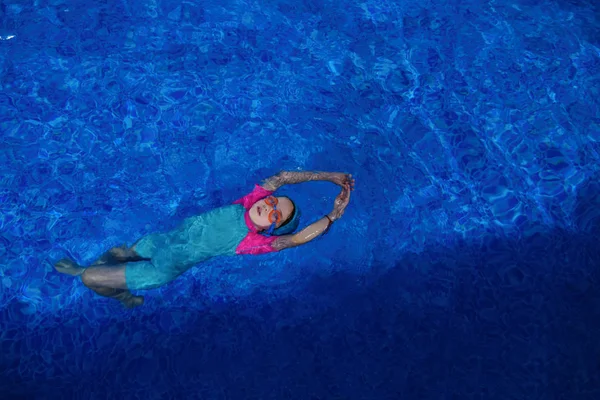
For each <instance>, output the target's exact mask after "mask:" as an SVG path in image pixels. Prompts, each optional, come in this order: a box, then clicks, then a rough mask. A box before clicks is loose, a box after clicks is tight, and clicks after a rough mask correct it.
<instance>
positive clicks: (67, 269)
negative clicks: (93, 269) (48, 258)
mask: <svg viewBox="0 0 600 400" xmlns="http://www.w3.org/2000/svg"><path fill="white" fill-rule="evenodd" d="M54 269H56V270H57V271H58V272H60V273H61V274H67V275H71V276H79V275H81V274H83V271H85V268H83V267H81V266H80V265H78V264H76V263H75V262H74V261H72V260H69V259H68V258H63V259H62V260H60V261H58V262H57V263H56V264H54Z"/></svg>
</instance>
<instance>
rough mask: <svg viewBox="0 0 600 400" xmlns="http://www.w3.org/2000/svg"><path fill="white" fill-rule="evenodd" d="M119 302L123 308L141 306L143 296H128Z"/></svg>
mask: <svg viewBox="0 0 600 400" xmlns="http://www.w3.org/2000/svg"><path fill="white" fill-rule="evenodd" d="M121 304H123V305H124V306H125V308H135V307H137V306H141V305H142V304H144V296H133V295H131V296H129V297H128V298H127V299H123V300H121Z"/></svg>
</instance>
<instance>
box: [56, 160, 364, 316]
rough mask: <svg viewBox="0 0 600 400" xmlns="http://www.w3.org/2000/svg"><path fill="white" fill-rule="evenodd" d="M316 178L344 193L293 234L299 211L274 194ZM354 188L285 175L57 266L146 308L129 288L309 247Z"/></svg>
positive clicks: (341, 180) (342, 177)
mask: <svg viewBox="0 0 600 400" xmlns="http://www.w3.org/2000/svg"><path fill="white" fill-rule="evenodd" d="M316 180H320V181H330V182H333V183H335V184H337V185H339V186H341V188H342V190H341V192H340V194H339V195H338V196H337V197H336V199H335V202H334V206H333V210H332V211H331V212H330V213H329V214H326V215H325V216H324V217H323V218H321V219H319V220H318V221H316V222H314V223H312V224H311V225H309V226H307V227H306V228H304V229H303V230H301V231H300V232H298V233H294V232H295V231H296V229H297V227H298V224H299V222H300V210H298V207H297V206H296V205H295V204H294V202H293V201H292V200H291V199H290V198H288V197H275V196H273V193H274V192H275V191H276V190H277V189H279V188H280V187H281V186H283V185H286V184H294V183H301V182H308V181H316ZM352 190H354V179H353V178H352V175H350V174H345V173H339V172H331V173H328V172H286V171H283V172H280V173H279V174H277V175H275V176H272V177H271V178H269V179H267V180H265V181H263V183H262V184H261V185H255V187H254V190H253V191H252V192H251V193H249V194H247V195H246V196H244V197H242V198H241V199H239V200H236V201H234V202H233V204H231V205H226V206H223V207H219V208H216V209H214V210H211V211H208V212H206V213H204V214H201V215H198V216H194V217H190V218H187V219H185V220H184V221H183V223H182V224H181V225H180V226H179V227H178V228H176V229H174V230H172V231H170V232H166V233H153V234H149V235H147V236H144V237H142V238H141V239H139V240H138V241H137V242H136V243H135V244H134V245H133V246H132V247H130V248H128V247H126V246H125V245H123V246H121V247H114V248H112V249H110V250H109V251H107V252H106V253H105V254H104V255H102V257H100V258H99V259H98V260H97V261H96V262H94V263H93V264H92V265H91V266H89V267H82V266H80V265H78V264H76V263H75V262H74V261H72V260H70V259H62V260H60V261H58V262H57V263H56V264H55V265H54V267H55V269H56V270H57V271H58V272H61V273H63V274H68V275H72V276H81V281H82V282H83V284H84V285H85V286H87V287H88V288H90V289H92V290H93V291H94V292H96V293H97V294H99V295H101V296H105V297H112V298H114V299H117V300H119V301H120V302H121V303H122V304H123V305H124V306H125V307H129V308H133V307H136V306H139V305H142V304H143V302H144V298H143V297H142V296H134V295H133V294H131V292H130V290H140V289H153V288H157V287H160V286H163V285H165V284H166V283H168V282H171V281H172V280H174V279H175V278H177V277H178V276H179V275H181V274H182V273H184V272H185V271H187V270H188V269H190V268H191V267H193V266H194V265H196V264H198V263H200V262H202V261H206V260H208V259H209V258H211V257H215V256H222V255H235V254H264V253H269V252H273V251H280V250H283V249H287V248H290V247H295V246H298V245H301V244H305V243H308V242H309V241H311V240H313V239H315V238H317V237H319V236H320V235H322V234H323V233H325V232H326V231H327V230H328V229H329V227H330V226H331V224H333V222H335V221H336V220H337V219H339V218H340V217H341V216H342V215H343V214H344V211H345V209H346V207H347V206H348V202H349V201H350V192H351V191H352Z"/></svg>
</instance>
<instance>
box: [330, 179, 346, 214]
mask: <svg viewBox="0 0 600 400" xmlns="http://www.w3.org/2000/svg"><path fill="white" fill-rule="evenodd" d="M350 191H351V189H350V184H349V183H345V184H344V185H342V191H341V192H340V194H338V196H337V197H336V198H335V202H334V203H333V204H334V205H333V211H332V212H331V213H329V217H330V218H331V219H332V220H334V221H335V220H336V219H339V218H341V216H342V215H344V211H346V207H347V206H348V203H350Z"/></svg>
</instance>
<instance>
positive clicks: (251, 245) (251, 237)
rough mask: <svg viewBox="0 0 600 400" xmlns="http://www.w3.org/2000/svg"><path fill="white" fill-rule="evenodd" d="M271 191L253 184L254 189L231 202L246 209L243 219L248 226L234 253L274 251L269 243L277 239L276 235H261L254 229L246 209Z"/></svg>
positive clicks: (270, 193)
mask: <svg viewBox="0 0 600 400" xmlns="http://www.w3.org/2000/svg"><path fill="white" fill-rule="evenodd" d="M272 194H273V192H271V191H270V190H267V189H265V188H264V187H262V186H259V185H254V190H253V191H252V192H250V193H248V194H247V195H245V196H244V197H242V198H241V199H238V200H236V201H234V202H233V204H241V205H242V206H244V208H245V209H246V212H245V213H244V219H245V220H246V225H247V226H248V230H249V232H248V235H246V237H245V238H244V239H243V240H242V241H241V242H240V244H239V245H238V247H237V248H236V249H235V252H236V254H255V255H256V254H265V253H271V252H274V251H275V249H274V248H273V246H271V244H272V243H273V242H274V241H275V239H277V237H276V236H265V235H261V234H260V233H258V232H257V231H256V227H255V226H254V224H253V223H252V220H251V219H250V214H249V213H248V211H249V210H250V207H252V205H253V204H254V203H256V202H257V201H259V200H262V199H264V198H265V197H267V196H270V195H272Z"/></svg>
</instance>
